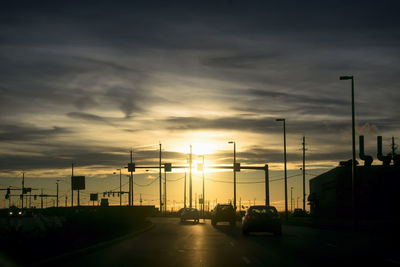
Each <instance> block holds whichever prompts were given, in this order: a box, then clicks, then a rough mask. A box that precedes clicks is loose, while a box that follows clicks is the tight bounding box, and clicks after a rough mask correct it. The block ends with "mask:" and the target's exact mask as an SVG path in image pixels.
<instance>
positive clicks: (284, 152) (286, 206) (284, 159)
mask: <svg viewBox="0 0 400 267" xmlns="http://www.w3.org/2000/svg"><path fill="white" fill-rule="evenodd" d="M276 121H282V122H283V161H284V169H285V217H286V220H287V219H288V218H289V217H288V203H287V168H286V119H276Z"/></svg>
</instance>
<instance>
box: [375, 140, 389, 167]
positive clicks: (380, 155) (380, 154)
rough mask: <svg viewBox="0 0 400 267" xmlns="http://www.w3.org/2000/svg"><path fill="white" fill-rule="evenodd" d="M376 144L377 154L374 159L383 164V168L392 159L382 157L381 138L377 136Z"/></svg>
mask: <svg viewBox="0 0 400 267" xmlns="http://www.w3.org/2000/svg"><path fill="white" fill-rule="evenodd" d="M377 143H378V154H377V155H376V157H377V158H378V159H379V160H380V161H382V162H383V166H389V165H390V161H391V160H392V157H391V156H384V155H383V154H382V136H378V139H377Z"/></svg>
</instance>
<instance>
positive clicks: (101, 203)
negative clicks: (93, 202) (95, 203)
mask: <svg viewBox="0 0 400 267" xmlns="http://www.w3.org/2000/svg"><path fill="white" fill-rule="evenodd" d="M108 205H109V204H108V198H102V199H101V201H100V206H101V207H108Z"/></svg>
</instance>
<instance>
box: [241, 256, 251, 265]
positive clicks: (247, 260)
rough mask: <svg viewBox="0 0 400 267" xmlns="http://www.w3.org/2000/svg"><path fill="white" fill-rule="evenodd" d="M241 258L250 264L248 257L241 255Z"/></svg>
mask: <svg viewBox="0 0 400 267" xmlns="http://www.w3.org/2000/svg"><path fill="white" fill-rule="evenodd" d="M242 260H243V261H244V262H245V263H246V264H250V262H251V261H250V260H249V259H248V258H246V257H245V256H243V257H242Z"/></svg>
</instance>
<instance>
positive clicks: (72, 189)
mask: <svg viewBox="0 0 400 267" xmlns="http://www.w3.org/2000/svg"><path fill="white" fill-rule="evenodd" d="M72 177H74V163H73V162H72V174H71V207H72V208H73V207H74V188H73V187H72ZM42 202H43V201H42ZM42 206H43V204H42ZM42 208H43V207H42Z"/></svg>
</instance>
